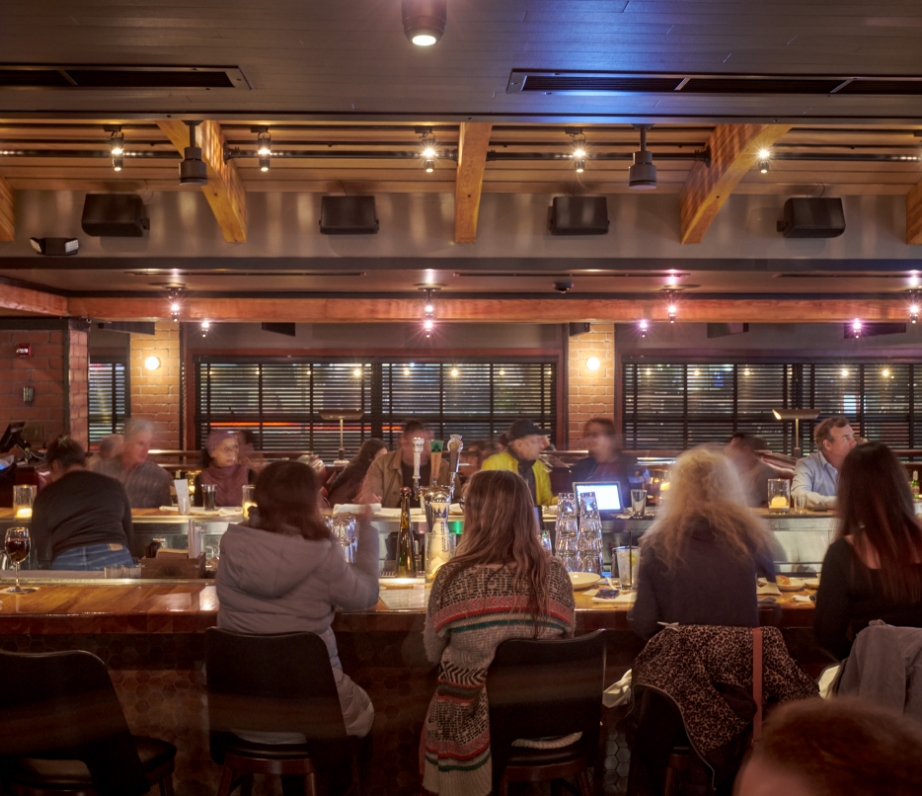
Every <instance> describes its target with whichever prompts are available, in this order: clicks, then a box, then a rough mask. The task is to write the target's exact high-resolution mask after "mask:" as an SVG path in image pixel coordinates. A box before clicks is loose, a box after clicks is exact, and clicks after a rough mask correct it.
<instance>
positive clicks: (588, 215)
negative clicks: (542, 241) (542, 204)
mask: <svg viewBox="0 0 922 796" xmlns="http://www.w3.org/2000/svg"><path fill="white" fill-rule="evenodd" d="M548 222H549V226H550V231H551V235H607V234H608V226H609V221H608V202H607V201H606V200H605V197H604V196H555V197H554V201H553V203H552V204H551V207H550V209H549V210H548Z"/></svg>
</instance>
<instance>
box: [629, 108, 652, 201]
mask: <svg viewBox="0 0 922 796" xmlns="http://www.w3.org/2000/svg"><path fill="white" fill-rule="evenodd" d="M634 126H635V127H636V128H637V129H638V130H640V149H639V150H638V151H637V152H635V153H634V165H633V166H631V171H630V175H629V177H628V183H627V184H628V188H631V189H632V190H635V191H653V190H655V189H656V166H654V165H653V154H652V153H651V152H650V150H649V149H647V130H649V129H650V125H648V124H636V125H634Z"/></svg>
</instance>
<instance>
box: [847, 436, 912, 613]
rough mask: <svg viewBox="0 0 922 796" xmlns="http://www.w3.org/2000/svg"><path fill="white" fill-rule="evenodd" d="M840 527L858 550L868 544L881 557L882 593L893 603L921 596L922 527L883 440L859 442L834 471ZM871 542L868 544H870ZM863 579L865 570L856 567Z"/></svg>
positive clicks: (905, 483)
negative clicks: (839, 467) (836, 473)
mask: <svg viewBox="0 0 922 796" xmlns="http://www.w3.org/2000/svg"><path fill="white" fill-rule="evenodd" d="M838 500H839V516H840V521H839V529H838V535H837V537H836V538H838V539H841V538H843V537H845V536H850V537H851V538H852V541H853V542H854V545H855V550H856V552H858V553H868V552H870V550H873V551H874V552H876V553H877V556H878V558H879V560H880V572H881V575H882V576H883V577H881V583H882V586H883V594H884V598H885V599H886V600H887V601H888V602H891V603H893V604H897V603H905V602H918V601H919V600H920V599H922V582H920V578H919V568H918V567H917V566H914V565H915V564H918V563H919V560H920V557H922V528H920V526H919V522H918V520H917V519H916V516H915V512H914V511H913V505H912V492H911V491H910V489H909V482H908V479H907V478H906V472H905V471H904V470H903V467H902V465H901V464H900V463H899V462H898V461H897V458H896V456H894V455H893V451H891V450H890V448H888V447H887V446H886V445H884V444H883V443H882V442H868V443H867V444H865V445H859V446H858V447H857V448H855V449H854V450H853V451H852V452H851V453H849V454H848V456H847V457H846V458H845V462H844V464H843V465H842V471H841V472H840V473H839V497H838ZM869 548H870V549H869ZM859 571H860V572H861V573H862V576H863V577H864V579H865V581H866V582H870V577H871V574H870V571H869V570H868V568H867V567H864V566H862V567H860V568H859Z"/></svg>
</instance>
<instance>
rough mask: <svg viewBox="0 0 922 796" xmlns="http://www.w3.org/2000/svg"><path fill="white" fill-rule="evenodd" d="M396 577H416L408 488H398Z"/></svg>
mask: <svg viewBox="0 0 922 796" xmlns="http://www.w3.org/2000/svg"><path fill="white" fill-rule="evenodd" d="M397 577H398V578H415V577H416V555H415V554H414V552H413V532H412V529H411V527H410V488H409V487H406V486H405V487H403V489H401V490H400V530H399V531H398V532H397Z"/></svg>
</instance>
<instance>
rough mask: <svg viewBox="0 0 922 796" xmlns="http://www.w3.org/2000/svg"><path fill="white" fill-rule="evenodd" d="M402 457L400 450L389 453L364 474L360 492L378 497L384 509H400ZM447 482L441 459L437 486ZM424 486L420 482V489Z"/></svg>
mask: <svg viewBox="0 0 922 796" xmlns="http://www.w3.org/2000/svg"><path fill="white" fill-rule="evenodd" d="M402 456H403V453H402V452H401V450H400V448H397V450H395V451H391V452H390V453H388V454H387V455H386V456H379V457H378V458H377V459H375V460H374V461H373V462H372V463H371V466H370V467H369V468H368V472H367V473H366V474H365V480H364V481H363V482H362V488H361V490H360V491H362V492H368V493H370V494H373V495H378V496H379V497H380V498H381V505H382V506H383V507H384V508H386V509H396V508H399V507H400V490H401V489H402V488H403V469H402V468H401V466H400V465H401V462H402V461H403V459H402ZM449 480H450V479H449V477H448V462H447V461H445V460H444V459H442V466H441V468H440V469H439V484H440V485H441V486H448V483H449ZM426 486H429V484H424V483H422V482H420V487H426Z"/></svg>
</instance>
